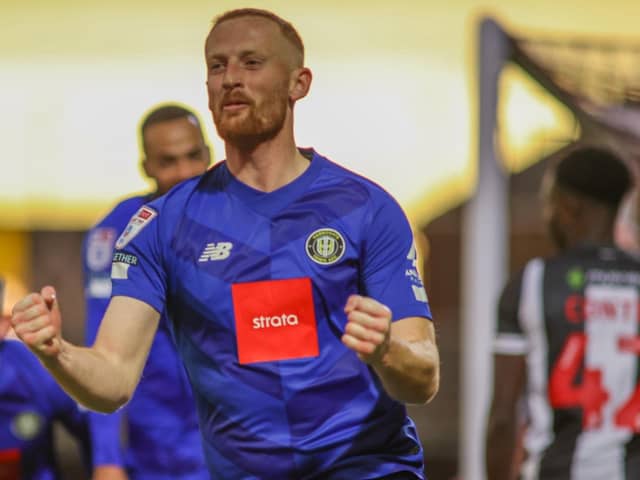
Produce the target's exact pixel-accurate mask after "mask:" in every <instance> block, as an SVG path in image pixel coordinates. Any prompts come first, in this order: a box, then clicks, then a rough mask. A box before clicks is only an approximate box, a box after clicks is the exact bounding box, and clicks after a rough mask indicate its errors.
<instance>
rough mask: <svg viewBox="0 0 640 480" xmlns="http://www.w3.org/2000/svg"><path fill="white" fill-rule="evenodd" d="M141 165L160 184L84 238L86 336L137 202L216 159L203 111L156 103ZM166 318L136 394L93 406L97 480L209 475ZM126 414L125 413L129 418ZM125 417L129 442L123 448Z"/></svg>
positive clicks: (91, 336) (143, 135)
mask: <svg viewBox="0 0 640 480" xmlns="http://www.w3.org/2000/svg"><path fill="white" fill-rule="evenodd" d="M140 143H141V151H142V152H143V155H144V157H143V160H142V167H143V169H144V172H145V173H146V175H147V176H148V177H149V178H150V179H151V180H153V182H154V183H155V189H154V191H153V192H151V193H149V194H147V195H140V196H135V197H131V198H128V199H126V200H124V201H122V202H120V203H119V204H118V205H117V206H116V207H115V208H114V209H113V210H112V211H111V212H110V213H109V214H108V215H107V216H106V217H105V218H104V219H103V220H101V221H100V222H98V224H97V225H96V226H95V227H93V228H92V229H91V230H90V231H89V232H88V234H87V236H86V239H85V244H84V255H83V258H84V273H85V295H86V310H87V328H86V340H87V343H88V344H89V345H90V344H92V343H93V342H94V340H95V337H96V332H97V331H98V327H99V325H100V320H101V319H102V317H103V315H104V312H105V310H106V309H107V305H108V303H109V297H110V295H111V278H110V275H111V259H112V257H113V250H114V248H113V247H114V243H115V241H116V238H118V236H119V235H120V234H121V233H122V231H123V230H124V229H125V227H126V226H127V223H128V222H129V219H130V218H131V217H132V216H133V215H134V213H135V212H136V211H138V209H139V208H140V207H141V206H142V205H144V204H146V203H147V202H150V201H152V200H153V199H155V198H157V197H159V196H160V195H163V194H165V193H166V192H167V191H169V189H171V188H172V187H174V186H175V185H177V184H178V183H180V182H182V181H183V180H187V179H189V178H191V177H194V176H197V175H201V174H202V173H204V172H205V171H206V169H207V167H208V166H209V163H210V153H209V147H208V146H207V144H206V142H205V138H204V134H203V132H202V129H201V126H200V122H199V120H198V118H197V116H196V115H195V114H194V112H192V111H191V110H189V109H187V108H184V107H182V106H178V105H171V104H167V105H161V106H158V107H156V108H154V109H153V110H151V111H150V112H149V113H148V114H147V115H146V116H145V118H144V119H143V120H142V123H141V126H140ZM167 321H168V320H167V319H166V318H163V319H162V321H161V322H160V326H159V328H158V332H157V334H156V336H155V339H154V341H153V345H152V346H151V351H150V353H149V358H148V360H147V364H146V366H145V369H144V372H143V374H142V379H141V381H140V384H139V385H138V388H137V390H136V392H135V395H134V396H133V398H132V399H131V401H130V402H129V404H128V405H127V406H126V408H124V409H122V410H119V411H118V412H116V413H114V414H111V415H103V414H99V413H92V414H91V427H92V438H93V454H94V464H96V465H102V466H104V468H102V469H101V470H100V471H99V474H100V475H101V476H100V477H98V476H95V477H94V480H115V479H121V478H127V475H126V474H125V469H126V473H127V474H128V476H129V478H131V479H133V480H163V479H167V480H169V479H175V478H180V479H183V480H189V479H194V480H196V479H202V480H204V479H208V478H209V476H208V474H207V471H206V468H205V466H204V457H203V454H202V442H201V440H200V433H199V430H198V420H197V416H196V411H195V403H194V400H193V396H192V393H191V387H190V385H189V381H188V378H187V376H186V372H185V370H184V367H183V365H182V362H181V361H180V359H179V358H178V354H177V351H176V347H175V344H174V341H173V338H172V337H171V334H170V331H169V325H168V324H167ZM123 417H124V418H123ZM124 419H126V429H125V431H126V432H127V436H126V442H125V444H126V447H125V448H124V449H122V448H121V441H120V440H121V431H122V428H121V426H122V421H123V420H124Z"/></svg>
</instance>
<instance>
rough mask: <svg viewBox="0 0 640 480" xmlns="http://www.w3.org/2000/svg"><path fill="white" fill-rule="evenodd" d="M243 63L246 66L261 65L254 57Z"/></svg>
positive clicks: (256, 66) (255, 66)
mask: <svg viewBox="0 0 640 480" xmlns="http://www.w3.org/2000/svg"><path fill="white" fill-rule="evenodd" d="M244 64H245V65H246V66H247V67H248V68H258V67H259V66H260V65H262V62H261V61H260V60H258V59H256V58H249V59H247V60H246V61H245V62H244Z"/></svg>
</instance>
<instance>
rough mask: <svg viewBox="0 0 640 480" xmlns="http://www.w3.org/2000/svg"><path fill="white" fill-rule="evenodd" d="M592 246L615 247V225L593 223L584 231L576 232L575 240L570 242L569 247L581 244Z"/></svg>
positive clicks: (572, 239)
mask: <svg viewBox="0 0 640 480" xmlns="http://www.w3.org/2000/svg"><path fill="white" fill-rule="evenodd" d="M585 243H587V244H591V245H613V244H614V223H613V221H611V222H593V223H591V224H589V225H586V226H585V227H584V229H582V231H578V230H576V231H575V235H574V236H573V238H570V240H569V245H568V246H569V247H575V246H577V245H580V244H585Z"/></svg>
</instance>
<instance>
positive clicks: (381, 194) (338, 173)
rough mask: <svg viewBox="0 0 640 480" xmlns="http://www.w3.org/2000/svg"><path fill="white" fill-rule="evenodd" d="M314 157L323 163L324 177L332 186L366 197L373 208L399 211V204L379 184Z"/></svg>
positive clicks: (319, 156) (331, 162)
mask: <svg viewBox="0 0 640 480" xmlns="http://www.w3.org/2000/svg"><path fill="white" fill-rule="evenodd" d="M316 155H317V156H318V158H319V160H320V161H322V162H323V167H324V168H323V173H324V177H329V178H331V179H332V180H333V181H332V183H333V184H335V185H338V186H340V187H341V188H343V189H344V190H347V191H351V192H354V193H356V194H359V195H361V196H363V197H366V200H367V201H368V202H369V203H370V205H371V206H372V207H374V208H375V207H381V206H392V207H394V208H398V209H401V207H400V204H399V203H398V202H397V201H396V199H395V198H394V197H393V195H392V194H391V193H389V192H388V191H387V190H386V189H385V188H384V187H382V186H381V185H380V184H378V183H376V182H375V181H373V180H371V179H370V178H368V177H366V176H364V175H362V174H360V173H358V172H354V171H353V170H350V169H348V168H347V167H345V166H343V165H339V164H337V163H335V162H334V161H332V160H331V159H329V158H326V157H323V156H321V155H318V154H316Z"/></svg>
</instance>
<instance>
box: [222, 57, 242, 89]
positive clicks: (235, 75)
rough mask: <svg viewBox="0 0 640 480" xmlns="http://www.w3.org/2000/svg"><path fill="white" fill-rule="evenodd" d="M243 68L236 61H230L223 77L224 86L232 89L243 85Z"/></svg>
mask: <svg viewBox="0 0 640 480" xmlns="http://www.w3.org/2000/svg"><path fill="white" fill-rule="evenodd" d="M241 76H242V70H241V69H240V68H239V67H238V65H237V64H236V62H229V63H228V64H227V66H226V68H225V70H224V75H223V77H222V86H223V87H224V88H226V89H232V88H234V87H237V86H239V85H242V78H241Z"/></svg>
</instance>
